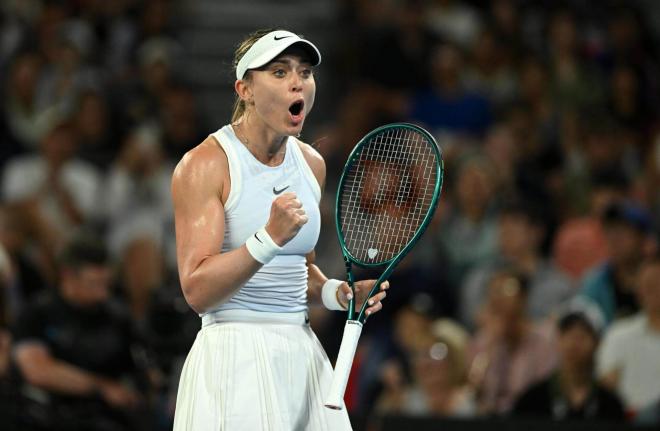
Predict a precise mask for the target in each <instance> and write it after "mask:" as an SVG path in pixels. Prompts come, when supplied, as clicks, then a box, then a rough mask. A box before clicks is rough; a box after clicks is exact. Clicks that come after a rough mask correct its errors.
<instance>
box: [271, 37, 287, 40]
mask: <svg viewBox="0 0 660 431" xmlns="http://www.w3.org/2000/svg"><path fill="white" fill-rule="evenodd" d="M273 37H274V38H275V40H282V39H286V38H287V37H291V36H280V37H277V36H273Z"/></svg>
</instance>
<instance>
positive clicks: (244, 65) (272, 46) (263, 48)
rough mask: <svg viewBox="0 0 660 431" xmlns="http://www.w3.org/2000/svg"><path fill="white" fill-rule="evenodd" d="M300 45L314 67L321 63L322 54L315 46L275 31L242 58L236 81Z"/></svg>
mask: <svg viewBox="0 0 660 431" xmlns="http://www.w3.org/2000/svg"><path fill="white" fill-rule="evenodd" d="M295 44H299V45H300V46H301V47H302V48H304V49H305V50H306V51H307V52H308V53H309V54H310V57H311V58H310V61H311V63H312V66H316V65H318V64H319V63H321V53H320V52H319V50H318V48H316V46H314V44H313V43H312V42H310V41H308V40H305V39H303V38H301V37H300V36H298V35H297V34H295V33H291V32H290V31H286V30H275V31H271V32H270V33H268V34H266V35H264V36H262V37H261V39H259V40H258V41H256V42H255V43H254V45H252V46H251V47H250V49H248V50H247V52H246V53H245V54H244V55H243V57H241V59H240V60H239V61H238V65H237V66H236V79H243V77H244V76H245V72H247V71H248V70H250V69H256V68H258V67H261V66H263V65H265V64H267V63H268V62H269V61H271V60H273V59H274V58H275V57H277V56H278V55H280V54H281V53H282V52H283V51H284V50H285V49H287V48H288V47H290V46H292V45H295Z"/></svg>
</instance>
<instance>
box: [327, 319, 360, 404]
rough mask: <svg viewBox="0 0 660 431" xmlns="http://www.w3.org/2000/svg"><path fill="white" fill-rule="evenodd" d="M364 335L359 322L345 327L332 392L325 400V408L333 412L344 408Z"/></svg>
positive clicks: (331, 387)
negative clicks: (349, 382) (355, 358)
mask: <svg viewBox="0 0 660 431" xmlns="http://www.w3.org/2000/svg"><path fill="white" fill-rule="evenodd" d="M361 333H362V323H360V322H358V321H357V320H347V321H346V326H344V336H343V338H342V340H341V346H340V347H339V355H338V356H337V364H336V365H335V371H334V373H333V375H332V384H331V385H330V391H329V392H328V394H327V395H326V398H325V406H326V407H328V408H330V409H333V410H341V409H342V408H343V407H344V392H345V391H346V383H348V375H349V373H350V372H351V365H353V357H354V356H355V349H356V348H357V343H358V340H359V339H360V334H361Z"/></svg>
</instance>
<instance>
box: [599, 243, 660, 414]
mask: <svg viewBox="0 0 660 431" xmlns="http://www.w3.org/2000/svg"><path fill="white" fill-rule="evenodd" d="M636 282H637V294H638V298H639V303H640V304H641V306H642V310H641V312H640V313H638V314H636V315H634V316H631V317H627V318H624V319H620V320H618V321H615V322H614V323H613V324H612V326H610V328H609V329H608V331H607V333H606V334H605V338H604V340H603V343H602V345H601V347H600V350H599V352H598V358H597V359H598V374H599V376H600V378H601V379H602V382H603V384H605V385H606V386H608V387H609V388H611V389H612V390H615V391H617V392H618V393H619V394H621V397H622V398H623V401H624V403H625V405H626V409H627V410H628V412H629V413H630V414H631V415H633V416H634V415H637V418H638V419H639V421H640V422H653V423H655V424H660V385H658V382H660V258H658V257H657V256H656V257H654V258H652V259H650V260H648V261H646V262H645V263H643V264H642V265H641V267H640V270H639V273H638V278H637V279H636Z"/></svg>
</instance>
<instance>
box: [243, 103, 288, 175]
mask: <svg viewBox="0 0 660 431" xmlns="http://www.w3.org/2000/svg"><path fill="white" fill-rule="evenodd" d="M232 126H233V128H234V132H235V133H236V136H237V137H238V139H239V140H240V141H241V142H242V143H243V145H245V146H246V147H247V149H248V150H249V151H250V152H251V153H252V154H253V155H254V156H255V157H256V158H257V160H259V161H261V162H262V163H265V164H278V163H280V162H281V161H282V159H283V158H284V150H285V147H284V145H285V143H286V139H287V136H284V135H281V134H279V133H277V132H275V131H274V130H273V129H271V128H269V127H268V126H266V125H265V124H263V123H262V122H259V121H258V120H256V119H254V116H253V115H244V116H243V117H241V119H240V120H238V121H237V122H236V123H234V124H232Z"/></svg>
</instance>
